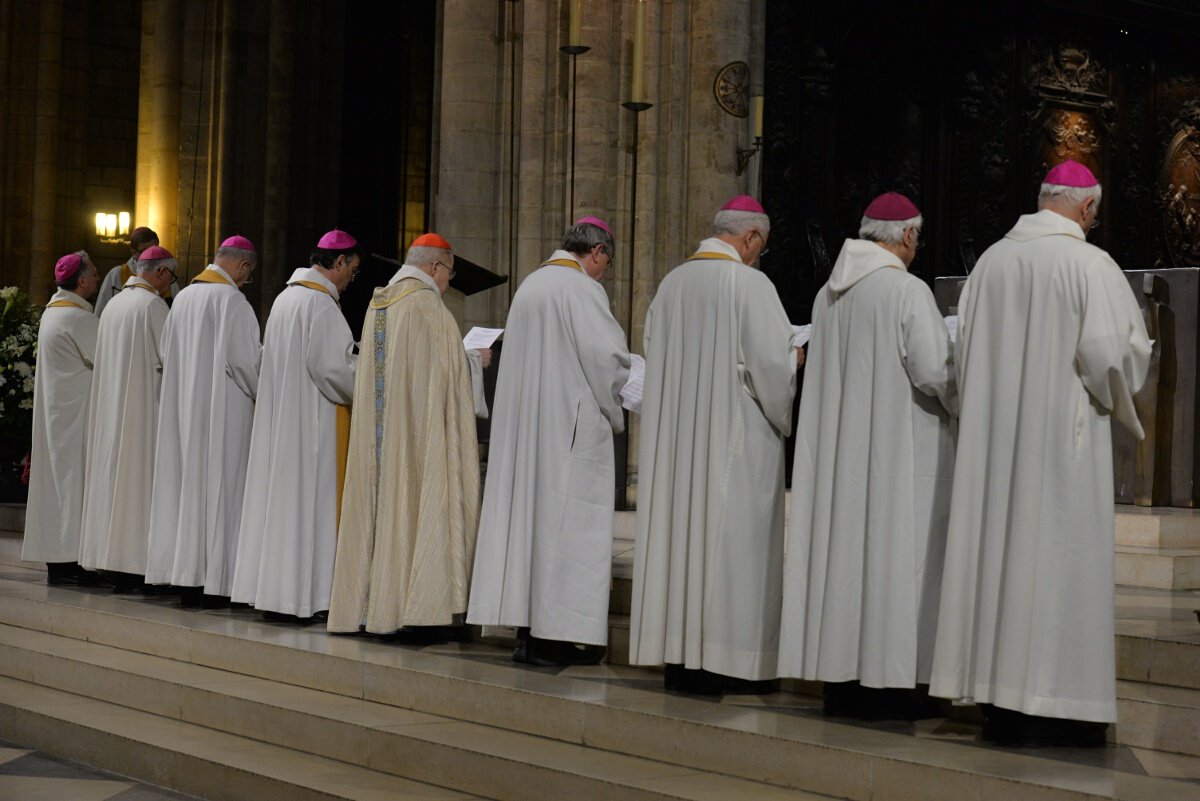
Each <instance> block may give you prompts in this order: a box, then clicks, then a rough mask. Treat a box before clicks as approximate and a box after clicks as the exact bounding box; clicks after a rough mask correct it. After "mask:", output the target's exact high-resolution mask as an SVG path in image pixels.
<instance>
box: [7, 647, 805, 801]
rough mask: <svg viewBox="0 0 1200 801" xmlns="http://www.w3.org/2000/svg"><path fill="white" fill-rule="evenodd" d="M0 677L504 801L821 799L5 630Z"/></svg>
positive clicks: (606, 752) (447, 719)
mask: <svg viewBox="0 0 1200 801" xmlns="http://www.w3.org/2000/svg"><path fill="white" fill-rule="evenodd" d="M0 674H3V675H8V676H10V677H12V678H16V679H19V680H24V681H28V682H30V683H35V684H37V685H39V686H44V687H50V688H52V689H55V690H61V691H64V692H69V693H75V694H79V695H84V694H86V695H87V696H88V697H90V698H94V699H97V700H101V701H105V702H107V703H111V704H115V705H118V706H121V707H129V708H132V709H136V710H139V711H141V712H148V713H150V714H154V715H158V716H161V717H166V718H173V719H178V720H182V721H183V722H185V723H192V724H197V725H200V726H205V727H208V728H210V729H217V730H219V731H224V732H227V733H230V734H235V735H238V736H241V737H247V738H250V739H252V740H256V741H260V742H266V743H270V744H272V745H276V746H282V747H285V748H289V749H292V750H295V751H298V752H306V751H311V752H313V753H316V752H318V751H319V753H320V754H321V755H322V756H324V757H328V758H331V759H335V760H338V761H340V762H345V763H350V764H352V765H357V766H359V767H363V768H370V769H372V770H376V771H379V772H381V773H389V774H393V775H396V776H399V777H402V778H407V779H412V780H414V781H418V782H422V783H426V784H430V785H434V786H437V787H444V788H449V789H452V790H455V791H459V792H467V793H472V794H477V795H480V796H486V797H488V798H494V799H499V800H501V801H520V800H522V799H528V800H529V801H539V800H540V801H554V800H555V799H559V798H604V797H617V798H627V799H636V800H644V801H660V800H662V801H665V800H666V799H681V800H689V801H699V799H698V797H697V795H696V793H695V792H694V791H695V789H696V788H701V787H703V788H707V789H708V790H710V791H715V790H716V789H717V788H720V792H721V795H722V797H724V798H730V799H734V798H755V799H758V798H764V799H776V800H777V801H819V799H822V798H828V797H827V796H817V795H813V794H810V793H804V792H801V791H796V790H787V789H784V788H781V787H773V786H770V785H767V784H763V783H761V782H754V781H749V780H746V779H736V778H732V777H729V776H720V775H716V774H712V773H707V772H704V771H697V770H688V769H684V768H680V767H679V766H676V765H672V764H668V763H664V762H653V761H650V760H647V759H641V758H638V757H633V756H626V755H622V754H615V753H611V752H608V751H601V750H598V749H589V748H586V747H584V746H580V745H575V744H571V743H565V742H561V741H558V740H551V739H546V738H542V737H533V736H530V735H527V734H524V733H521V732H515V731H506V730H503V729H496V728H493V727H489V726H481V725H479V724H475V723H470V722H466V721H459V720H453V719H450V718H445V717H439V716H436V715H429V714H425V713H421V712H414V711H411V710H406V709H400V708H397V707H394V706H388V705H385V704H379V703H372V702H369V701H363V700H358V699H350V698H345V697H343V696H338V695H333V694H330V693H323V692H319V691H315V690H309V689H306V688H302V687H295V686H290V685H281V684H278V683H276V682H272V681H268V680H265V679H255V678H251V677H248V676H244V675H239V674H236V673H231V672H228V671H222V670H214V669H212V668H205V667H201V666H197V665H191V664H187V663H183V662H177V661H174V660H169V659H163V658H161V657H154V656H149V655H145V654H135V653H132V652H129V651H122V650H120V649H116V648H111V647H108V646H103V645H97V644H95V643H81V642H79V641H78V640H70V639H67V638H64V637H57V636H55V635H49V634H44V633H41V632H34V631H31V630H28V629H17V628H12V627H8V626H2V625H0ZM3 696H4V693H3V691H2V690H0V698H3Z"/></svg>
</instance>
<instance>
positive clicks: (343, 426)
mask: <svg viewBox="0 0 1200 801" xmlns="http://www.w3.org/2000/svg"><path fill="white" fill-rule="evenodd" d="M197 280H199V278H197ZM292 283H293V284H299V285H300V286H303V287H307V288H309V289H315V290H316V291H318V292H324V293H325V294H326V295H329V296H330V297H333V295H332V294H330V292H329V290H328V289H326V288H325V287H323V286H321V285H320V284H318V283H317V282H316V281H293V282H292ZM335 300H336V298H335ZM337 304H338V306H341V305H342V302H341V301H340V300H339V301H337ZM336 423H337V515H338V519H339V520H341V519H342V492H343V491H344V490H345V488H346V454H347V452H348V451H349V450H350V407H349V406H347V405H346V404H344V403H339V404H338V406H337V417H336Z"/></svg>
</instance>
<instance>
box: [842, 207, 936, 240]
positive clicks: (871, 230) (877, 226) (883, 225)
mask: <svg viewBox="0 0 1200 801" xmlns="http://www.w3.org/2000/svg"><path fill="white" fill-rule="evenodd" d="M924 224H925V218H924V217H922V216H921V215H920V214H918V215H917V216H916V217H910V218H909V219H907V220H874V219H871V218H870V217H866V216H864V217H863V218H862V222H860V223H859V224H858V238H859V239H866V240H867V241H869V242H883V243H886V244H888V245H899V244H900V243H901V242H903V241H904V232H905V231H907V230H908V229H909V228H916V229H917V233H920V232H921V226H922V225H924Z"/></svg>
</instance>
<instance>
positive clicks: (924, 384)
mask: <svg viewBox="0 0 1200 801" xmlns="http://www.w3.org/2000/svg"><path fill="white" fill-rule="evenodd" d="M909 283H910V284H911V286H910V287H905V298H904V311H903V314H902V316H901V320H900V326H901V336H900V362H901V363H902V364H903V365H904V370H905V372H906V373H908V380H909V381H911V382H912V385H913V386H914V387H915V388H916V389H917V391H919V392H922V393H924V394H926V395H931V396H933V397H936V398H937V399H938V401H940V402H941V404H942V408H944V409H945V410H946V411H948V412H950V413H951V414H954V415H957V414H958V385H957V382H956V381H955V376H954V360H953V358H952V349H951V347H952V346H951V343H950V332H949V331H948V330H947V329H946V321H945V320H944V319H943V318H942V315H941V313H940V312H939V311H938V308H937V302H936V301H934V299H933V293H932V292H930V291H929V287H928V286H926V285H925V283H924V282H922V281H920V280H919V279H913V280H912V281H910V282H909Z"/></svg>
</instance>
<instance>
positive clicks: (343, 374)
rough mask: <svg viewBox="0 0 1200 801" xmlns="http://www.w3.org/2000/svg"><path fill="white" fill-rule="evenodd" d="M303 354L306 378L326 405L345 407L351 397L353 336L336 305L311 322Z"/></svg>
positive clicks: (353, 365)
mask: <svg viewBox="0 0 1200 801" xmlns="http://www.w3.org/2000/svg"><path fill="white" fill-rule="evenodd" d="M308 343H309V344H308V353H306V354H305V357H304V358H305V366H306V367H307V368H308V376H309V378H311V379H312V382H313V383H314V384H316V386H317V390H318V391H319V392H320V393H321V394H322V395H324V396H325V398H326V400H328V401H329V402H330V403H339V404H348V403H350V401H351V400H352V399H353V398H354V370H355V367H356V366H357V364H358V357H357V356H356V355H354V335H353V334H352V333H350V326H349V325H348V324H347V323H346V318H345V317H343V316H342V312H341V310H340V309H338V307H337V306H335V305H333V304H329V306H328V308H326V309H323V310H322V311H320V312H319V313H318V314H317V316H316V317H314V318H313V322H312V334H311V336H310V338H309V341H308Z"/></svg>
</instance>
